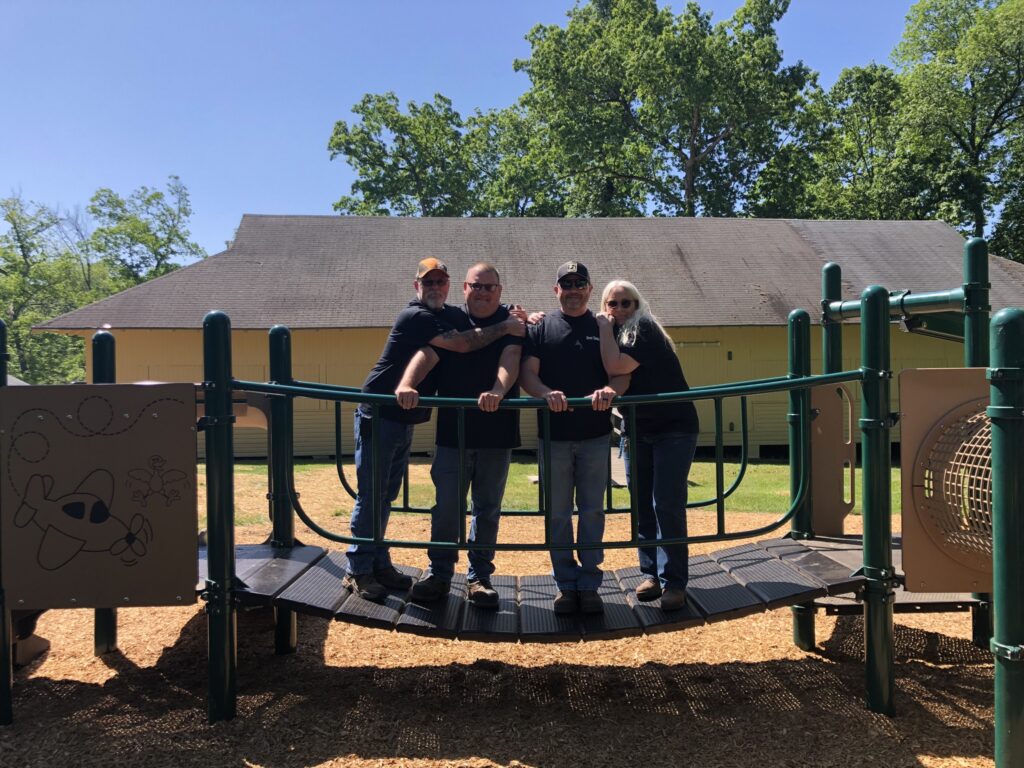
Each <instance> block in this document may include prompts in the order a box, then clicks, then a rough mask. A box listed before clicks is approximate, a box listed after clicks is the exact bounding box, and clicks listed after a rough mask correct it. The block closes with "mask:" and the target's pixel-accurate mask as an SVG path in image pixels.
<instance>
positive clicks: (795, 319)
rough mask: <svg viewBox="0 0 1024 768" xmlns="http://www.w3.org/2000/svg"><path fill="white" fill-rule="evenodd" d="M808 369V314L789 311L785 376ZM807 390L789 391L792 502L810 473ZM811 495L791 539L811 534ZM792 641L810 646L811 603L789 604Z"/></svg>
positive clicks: (805, 647)
mask: <svg viewBox="0 0 1024 768" xmlns="http://www.w3.org/2000/svg"><path fill="white" fill-rule="evenodd" d="M810 373H811V317H810V315H808V314H807V312H806V311H805V310H803V309H794V310H793V311H792V312H790V313H789V378H791V379H797V378H803V377H805V376H809V375H810ZM809 400H810V392H809V391H808V390H806V389H801V390H790V391H789V413H788V414H787V416H786V419H787V421H788V422H789V498H790V502H791V503H792V501H793V500H795V499H796V496H797V494H798V493H799V492H800V483H801V478H802V477H803V475H804V474H805V473H808V474H809V473H810V471H811V467H810V465H809V463H808V458H809V452H808V450H807V443H808V442H809V441H810V437H811V429H810V427H811V413H810V411H811V409H810V406H809V405H808V401H809ZM811 513H812V510H811V497H810V494H808V495H807V496H806V498H805V500H804V503H803V504H802V505H801V507H800V508H799V509H798V510H797V511H796V515H795V516H794V517H793V521H792V523H791V529H792V536H793V538H794V539H808V538H812V537H813V536H814V531H813V529H812V523H811ZM792 610H793V643H794V644H795V645H796V647H797V648H800V649H801V650H804V651H809V650H811V649H812V648H814V645H815V640H814V606H813V605H812V604H811V603H804V604H802V605H794V606H793V609H792Z"/></svg>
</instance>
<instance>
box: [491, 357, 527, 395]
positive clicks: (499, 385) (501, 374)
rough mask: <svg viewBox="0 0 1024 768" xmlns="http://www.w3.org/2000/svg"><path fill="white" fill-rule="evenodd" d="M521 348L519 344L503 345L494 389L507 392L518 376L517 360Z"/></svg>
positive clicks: (502, 392) (503, 392) (503, 393)
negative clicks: (513, 345)
mask: <svg viewBox="0 0 1024 768" xmlns="http://www.w3.org/2000/svg"><path fill="white" fill-rule="evenodd" d="M522 353H523V350H522V347H519V346H515V347H512V346H509V347H505V349H504V351H503V352H502V353H501V359H500V360H499V361H498V375H497V377H496V378H495V380H494V391H495V392H501V394H502V395H505V394H508V391H509V390H510V389H512V386H513V385H514V384H515V383H516V379H517V378H518V377H519V360H520V357H521V356H522Z"/></svg>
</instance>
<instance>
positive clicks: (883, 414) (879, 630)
mask: <svg viewBox="0 0 1024 768" xmlns="http://www.w3.org/2000/svg"><path fill="white" fill-rule="evenodd" d="M861 305H862V307H863V309H862V312H861V324H860V355H861V371H862V373H863V375H864V381H863V385H862V386H863V389H862V398H861V419H860V434H861V438H860V439H861V457H862V463H863V470H862V473H861V475H862V478H863V480H862V481H863V484H864V486H863V492H862V493H861V498H862V499H863V502H862V504H863V520H864V566H863V574H864V578H865V585H864V650H865V667H866V669H865V673H866V677H867V701H868V708H869V709H870V710H871V711H872V712H879V713H881V714H884V715H892V714H893V693H894V688H895V680H894V672H893V623H892V604H893V588H894V584H895V572H894V570H893V567H892V510H891V501H890V498H889V489H890V487H891V486H890V475H891V472H892V457H891V454H890V445H889V440H890V430H891V429H892V415H891V414H890V412H889V386H890V380H891V379H892V371H891V369H890V361H889V294H888V292H887V291H886V290H885V289H884V288H882V287H881V286H878V285H873V286H871V287H869V288H868V289H867V290H866V291H864V293H863V294H861Z"/></svg>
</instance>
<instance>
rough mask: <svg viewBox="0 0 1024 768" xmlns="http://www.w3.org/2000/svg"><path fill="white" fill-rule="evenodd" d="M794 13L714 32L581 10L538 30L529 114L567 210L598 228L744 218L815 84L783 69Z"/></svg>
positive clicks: (775, 13)
mask: <svg viewBox="0 0 1024 768" xmlns="http://www.w3.org/2000/svg"><path fill="white" fill-rule="evenodd" d="M788 5H789V1H788V0H747V2H746V3H745V4H744V5H743V6H742V7H741V8H740V9H739V10H738V11H737V12H736V14H735V15H734V16H733V18H732V19H730V20H728V21H726V22H722V23H719V24H712V23H711V16H710V14H709V13H705V12H702V11H701V9H700V7H699V6H698V5H697V3H695V2H691V3H689V4H688V5H687V6H686V9H685V11H684V12H683V13H682V14H680V15H679V16H673V15H672V14H671V12H670V11H669V10H668V9H667V8H665V9H660V10H659V8H658V6H657V3H656V2H655V0H603V1H602V2H598V3H591V4H589V5H585V6H582V7H577V8H576V9H574V10H573V11H572V12H571V13H570V18H569V22H568V24H567V25H566V27H564V28H563V27H559V26H554V25H551V26H538V27H535V28H534V29H533V30H532V31H531V33H530V34H529V36H528V38H527V39H528V40H529V41H530V44H531V46H532V52H531V56H530V58H529V59H527V60H521V61H517V62H516V63H515V66H516V68H517V69H519V70H522V71H525V72H526V73H527V74H528V75H529V76H530V79H531V83H532V87H531V89H530V91H529V92H528V93H527V94H526V96H525V97H524V103H525V104H526V105H527V107H528V108H529V109H530V111H531V112H532V113H533V114H535V115H536V117H537V119H538V120H539V121H540V122H541V123H543V124H544V125H546V126H547V128H548V130H549V131H550V135H551V139H552V142H553V143H554V145H555V147H556V152H557V154H558V155H559V156H560V158H561V163H562V164H563V165H564V167H566V168H567V169H569V170H570V172H571V174H572V175H571V188H570V195H569V200H568V202H567V209H568V211H569V212H570V213H574V214H586V213H589V214H591V215H610V214H619V215H622V214H628V213H632V214H638V213H642V212H645V211H647V210H651V211H653V212H654V213H662V214H671V215H678V214H683V215H689V216H693V215H696V214H698V213H700V214H705V215H734V214H736V213H737V212H738V211H740V210H741V209H742V208H743V206H744V204H745V200H746V195H747V193H748V192H749V189H750V185H751V184H752V183H753V181H754V180H755V179H756V177H757V175H758V173H759V172H760V170H761V169H762V168H763V167H764V165H765V164H766V163H767V162H768V161H769V159H770V158H771V157H772V155H773V154H774V153H775V151H776V148H777V147H778V146H779V144H780V142H781V140H782V138H783V137H784V135H785V134H786V133H787V131H789V130H791V128H792V126H793V124H794V121H795V119H796V110H797V107H798V105H799V104H800V102H801V100H802V98H803V95H804V91H805V89H806V87H807V86H808V84H809V83H810V82H811V81H812V74H811V72H810V70H808V69H807V68H806V67H805V66H804V65H803V64H802V63H799V64H797V65H795V66H792V67H782V66H781V61H782V54H781V51H780V50H779V47H778V40H777V37H776V34H775V28H774V25H775V24H776V23H777V22H778V21H779V19H781V18H782V16H783V14H784V13H785V11H786V9H787V8H788Z"/></svg>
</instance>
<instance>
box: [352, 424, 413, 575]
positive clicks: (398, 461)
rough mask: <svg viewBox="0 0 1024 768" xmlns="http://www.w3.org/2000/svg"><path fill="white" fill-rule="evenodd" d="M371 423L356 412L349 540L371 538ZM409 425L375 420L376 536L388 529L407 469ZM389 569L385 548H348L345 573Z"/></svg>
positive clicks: (371, 545) (361, 545)
mask: <svg viewBox="0 0 1024 768" xmlns="http://www.w3.org/2000/svg"><path fill="white" fill-rule="evenodd" d="M371 422H372V419H370V418H368V417H366V416H364V415H363V414H362V413H360V412H359V410H358V409H357V410H356V415H355V433H356V484H357V489H356V503H355V507H354V508H353V509H352V519H351V520H350V522H349V528H350V529H351V531H352V535H353V536H358V537H360V538H367V539H370V538H373V440H372V438H371V431H370V430H371V427H372V424H371ZM412 429H413V425H412V424H400V423H398V422H397V421H391V420H390V419H383V418H380V417H378V418H377V443H378V444H377V456H378V459H377V460H378V462H379V465H378V471H379V472H380V482H381V485H380V488H381V505H380V518H379V520H380V532H381V535H383V534H384V533H385V532H386V531H387V529H388V518H389V517H390V516H391V502H393V501H394V500H395V499H396V498H397V497H398V491H399V489H400V488H401V487H402V478H403V477H404V476H405V468H406V467H407V466H408V465H409V449H410V448H411V447H412ZM390 565H391V553H390V552H389V551H388V547H384V546H381V547H378V546H375V545H373V544H352V545H350V546H349V548H348V569H349V572H350V573H352V574H356V575H361V574H364V573H373V572H374V571H379V570H381V569H384V568H388V567H389V566H390Z"/></svg>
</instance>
